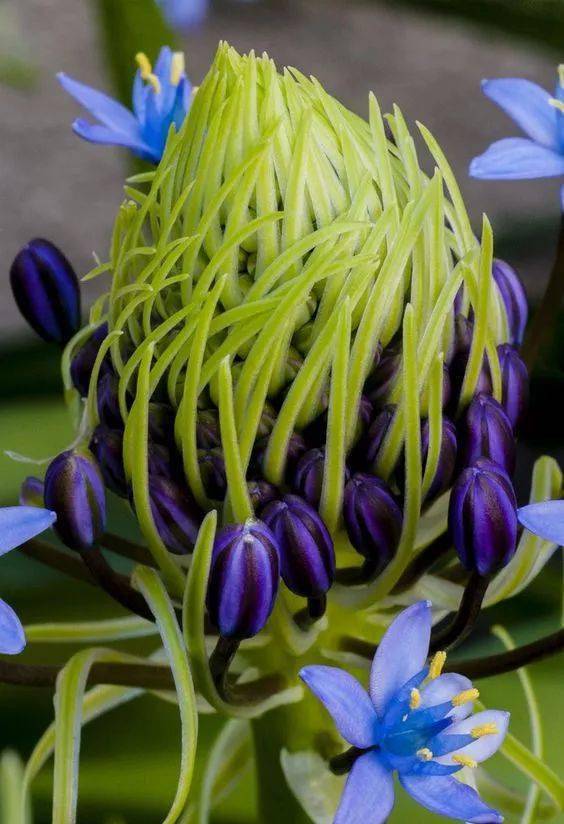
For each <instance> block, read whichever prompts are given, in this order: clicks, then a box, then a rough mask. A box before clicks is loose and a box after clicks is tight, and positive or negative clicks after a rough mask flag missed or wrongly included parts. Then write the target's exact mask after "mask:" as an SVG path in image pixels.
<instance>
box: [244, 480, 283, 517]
mask: <svg viewBox="0 0 564 824" xmlns="http://www.w3.org/2000/svg"><path fill="white" fill-rule="evenodd" d="M247 489H248V492H249V498H250V500H251V506H252V507H253V511H254V512H259V511H260V510H261V509H262V508H263V507H265V506H266V505H267V504H269V503H270V502H271V501H276V500H278V498H279V497H280V493H279V491H278V489H277V488H276V487H275V486H274V485H273V484H269V483H268V481H250V482H249V483H248V484H247Z"/></svg>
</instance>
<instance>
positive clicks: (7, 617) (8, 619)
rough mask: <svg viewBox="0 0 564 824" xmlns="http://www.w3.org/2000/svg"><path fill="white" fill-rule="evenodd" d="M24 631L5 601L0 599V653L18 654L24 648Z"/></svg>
mask: <svg viewBox="0 0 564 824" xmlns="http://www.w3.org/2000/svg"><path fill="white" fill-rule="evenodd" d="M25 644H26V641H25V633H24V629H23V627H22V625H21V621H20V619H19V618H18V616H17V615H16V613H15V612H14V610H13V609H12V607H11V606H9V605H8V604H7V603H6V602H5V601H2V599H0V653H1V654H2V655H18V654H19V653H20V652H22V651H23V649H24V648H25Z"/></svg>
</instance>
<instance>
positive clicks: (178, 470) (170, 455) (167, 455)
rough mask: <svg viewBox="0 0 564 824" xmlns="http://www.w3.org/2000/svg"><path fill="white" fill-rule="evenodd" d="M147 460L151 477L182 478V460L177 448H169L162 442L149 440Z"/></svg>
mask: <svg viewBox="0 0 564 824" xmlns="http://www.w3.org/2000/svg"><path fill="white" fill-rule="evenodd" d="M147 460H148V466H149V476H150V477H157V476H159V477H161V478H172V479H176V480H181V479H182V477H183V476H182V461H181V458H180V455H179V453H178V452H177V451H176V450H175V449H169V448H168V447H166V446H165V445H164V444H162V443H151V442H149V444H148V448H147Z"/></svg>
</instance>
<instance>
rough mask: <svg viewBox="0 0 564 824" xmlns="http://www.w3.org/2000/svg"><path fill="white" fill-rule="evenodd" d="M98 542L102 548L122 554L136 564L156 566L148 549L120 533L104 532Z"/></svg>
mask: <svg viewBox="0 0 564 824" xmlns="http://www.w3.org/2000/svg"><path fill="white" fill-rule="evenodd" d="M100 544H101V545H102V546H103V547H104V549H109V550H110V552H115V553H116V555H122V556H123V557H124V558H129V559H130V560H131V561H135V562H136V563H137V564H145V566H150V567H153V568H154V569H156V568H157V565H156V563H155V559H154V558H153V556H152V555H151V553H150V552H149V550H148V549H146V548H145V547H144V546H140V545H139V544H135V543H133V541H129V540H128V539H127V538H122V537H121V536H120V535H115V534H114V533H113V532H105V533H104V534H103V536H102V538H101V540H100Z"/></svg>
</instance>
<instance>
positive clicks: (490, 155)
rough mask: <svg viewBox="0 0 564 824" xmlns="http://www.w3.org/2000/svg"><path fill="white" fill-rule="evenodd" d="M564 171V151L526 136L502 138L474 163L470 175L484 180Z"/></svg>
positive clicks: (551, 175) (527, 178)
mask: <svg viewBox="0 0 564 824" xmlns="http://www.w3.org/2000/svg"><path fill="white" fill-rule="evenodd" d="M560 175H564V155H563V154H558V152H555V151H553V150H552V149H547V148H545V147H544V146H540V145H539V144H538V143H533V141H532V140H527V139H526V138H524V137H506V138H505V139H504V140H498V141H497V142H496V143H492V145H491V146H490V147H489V148H488V149H487V150H486V151H485V152H484V154H482V155H480V156H479V157H475V158H474V160H473V161H472V162H471V164H470V176H471V177H477V178H481V179H484V180H531V179H533V178H537V177H559V176H560Z"/></svg>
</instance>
